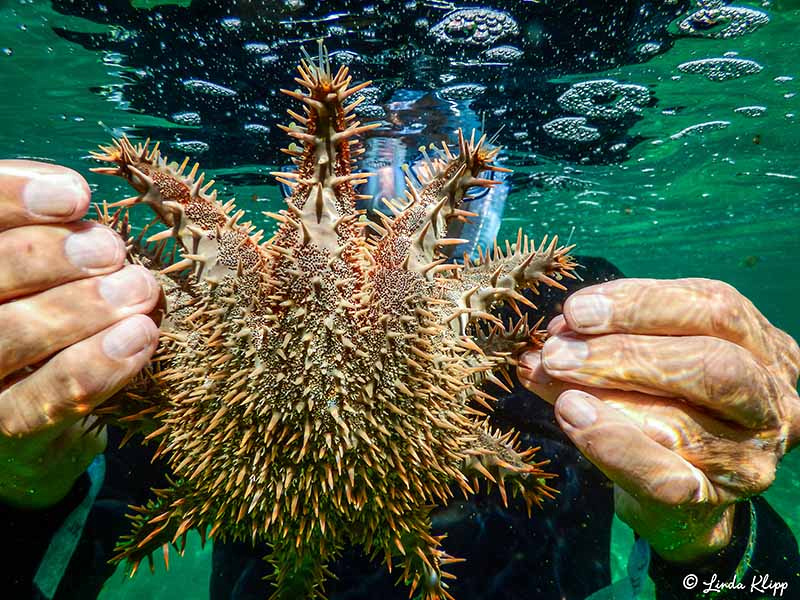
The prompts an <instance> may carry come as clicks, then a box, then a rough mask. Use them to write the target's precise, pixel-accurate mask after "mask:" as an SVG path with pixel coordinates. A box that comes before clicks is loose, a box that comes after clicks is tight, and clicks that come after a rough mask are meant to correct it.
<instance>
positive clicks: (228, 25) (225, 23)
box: [219, 17, 242, 31]
mask: <svg viewBox="0 0 800 600" xmlns="http://www.w3.org/2000/svg"><path fill="white" fill-rule="evenodd" d="M219 24H220V25H222V28H223V29H224V30H225V31H236V30H237V29H239V27H241V26H242V22H241V20H239V19H238V18H236V17H224V18H222V19H220V20H219Z"/></svg>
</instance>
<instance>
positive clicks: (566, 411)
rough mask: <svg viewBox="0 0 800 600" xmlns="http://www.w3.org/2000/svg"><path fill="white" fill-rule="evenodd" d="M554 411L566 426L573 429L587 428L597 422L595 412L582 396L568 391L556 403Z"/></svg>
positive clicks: (579, 393)
mask: <svg viewBox="0 0 800 600" xmlns="http://www.w3.org/2000/svg"><path fill="white" fill-rule="evenodd" d="M556 410H557V411H558V416H560V417H561V418H562V419H563V420H564V421H566V422H567V424H568V425H571V426H572V427H574V428H575V429H583V428H584V427H589V425H591V424H592V423H594V422H595V421H596V420H597V411H596V410H595V408H594V406H592V405H591V404H590V403H589V401H588V400H587V399H586V397H585V396H584V394H582V393H581V392H577V391H574V390H570V391H567V392H564V393H563V394H561V397H560V398H559V399H558V402H556Z"/></svg>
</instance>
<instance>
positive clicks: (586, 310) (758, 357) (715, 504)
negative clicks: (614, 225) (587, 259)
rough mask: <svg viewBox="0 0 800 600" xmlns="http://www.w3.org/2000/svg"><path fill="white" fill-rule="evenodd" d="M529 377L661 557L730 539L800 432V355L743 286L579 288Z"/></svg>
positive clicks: (529, 364)
mask: <svg viewBox="0 0 800 600" xmlns="http://www.w3.org/2000/svg"><path fill="white" fill-rule="evenodd" d="M548 330H549V332H550V334H551V337H550V339H548V340H547V342H546V343H545V345H544V348H543V349H542V351H541V353H539V352H529V353H526V354H524V355H523V356H522V358H521V360H520V366H519V368H518V370H517V374H518V376H519V379H520V381H521V382H522V384H523V385H525V386H526V387H528V388H529V389H530V390H532V391H534V392H535V393H537V394H538V395H540V396H542V397H543V398H544V399H546V400H548V401H550V402H555V414H556V419H557V421H558V423H559V425H560V426H561V427H562V429H563V430H564V432H565V433H566V434H567V435H568V436H569V437H570V439H571V440H572V441H573V442H574V443H575V445H576V446H577V447H578V449H579V450H580V451H581V452H583V454H584V455H585V456H586V457H587V458H588V459H589V460H590V461H592V462H593V463H594V464H595V465H596V466H597V467H598V468H599V469H600V470H601V471H603V473H605V475H606V476H607V477H609V479H611V480H612V481H613V482H614V483H615V505H616V510H617V514H618V515H619V516H620V518H621V519H623V520H624V521H625V522H627V523H628V524H629V525H630V526H631V527H632V528H633V529H634V530H635V531H637V532H638V533H639V535H641V536H642V537H644V538H645V539H647V541H648V542H649V543H650V545H651V546H652V547H653V548H654V549H655V551H656V552H658V553H659V554H660V555H661V556H662V557H663V558H665V559H667V560H673V561H679V562H682V561H691V560H695V559H699V558H702V557H703V556H705V555H708V554H711V553H713V552H716V551H718V550H720V549H721V548H723V547H725V546H726V545H727V544H728V542H729V541H730V537H731V529H732V524H733V511H734V504H735V502H736V501H737V500H741V499H744V498H747V497H748V496H752V495H755V494H759V493H761V492H763V491H764V490H766V489H767V488H768V487H769V486H770V485H771V484H772V482H773V479H774V477H775V470H776V467H777V464H778V461H779V460H780V459H781V457H782V456H783V455H784V454H785V453H786V452H787V451H788V450H790V449H791V448H792V447H794V446H795V445H796V444H797V441H798V437H799V436H800V398H798V394H797V389H796V386H797V378H798V370H799V369H800V350H798V346H797V343H795V341H794V340H793V339H792V338H791V337H789V336H788V335H787V334H786V333H784V332H783V331H781V330H779V329H777V328H775V327H774V326H772V325H771V324H770V323H769V321H767V319H766V318H765V317H764V316H763V315H762V314H761V313H760V312H759V311H758V310H757V309H756V308H755V306H753V304H752V303H751V302H750V301H749V300H747V299H746V298H745V297H744V296H742V295H741V294H740V293H739V292H737V291H736V290H735V289H734V288H733V287H731V286H729V285H727V284H725V283H722V282H719V281H712V280H708V279H676V280H652V279H620V280H616V281H612V282H609V283H603V284H600V285H595V286H591V287H588V288H584V289H582V290H580V291H578V292H576V293H575V294H573V295H572V296H570V297H569V298H568V299H567V300H566V302H565V304H564V314H563V315H560V316H558V317H556V318H555V319H553V321H551V323H550V325H549V328H548Z"/></svg>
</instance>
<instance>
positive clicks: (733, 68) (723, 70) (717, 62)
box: [678, 58, 763, 81]
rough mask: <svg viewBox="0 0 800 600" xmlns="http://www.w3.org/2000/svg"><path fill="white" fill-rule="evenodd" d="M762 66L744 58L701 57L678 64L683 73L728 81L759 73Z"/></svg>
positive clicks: (712, 79)
mask: <svg viewBox="0 0 800 600" xmlns="http://www.w3.org/2000/svg"><path fill="white" fill-rule="evenodd" d="M762 69H763V67H762V66H761V65H760V64H758V63H757V62H755V61H754V60H749V59H746V58H703V59H700V60H692V61H689V62H685V63H681V64H680V65H678V70H679V71H681V72H683V73H695V74H698V75H705V77H706V78H707V79H710V80H711V81H728V80H729V79H738V78H739V77H744V76H746V75H753V74H755V73H760V72H761V70H762Z"/></svg>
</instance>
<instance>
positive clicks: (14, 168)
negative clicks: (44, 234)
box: [0, 160, 91, 231]
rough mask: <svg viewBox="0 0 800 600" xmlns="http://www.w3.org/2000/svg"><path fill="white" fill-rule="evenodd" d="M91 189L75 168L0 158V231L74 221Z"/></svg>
mask: <svg viewBox="0 0 800 600" xmlns="http://www.w3.org/2000/svg"><path fill="white" fill-rule="evenodd" d="M90 197H91V192H90V191H89V185H88V184H87V183H86V180H85V179H84V178H83V177H81V175H79V174H78V173H77V172H76V171H73V170H72V169H68V168H67V167H62V166H59V165H51V164H47V163H42V162H36V161H32V160H0V231H3V230H6V229H11V228H13V227H19V226H20V225H29V224H36V223H66V222H71V221H77V220H78V219H80V218H81V217H82V216H83V215H84V214H86V211H87V209H88V208H89V199H90Z"/></svg>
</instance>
